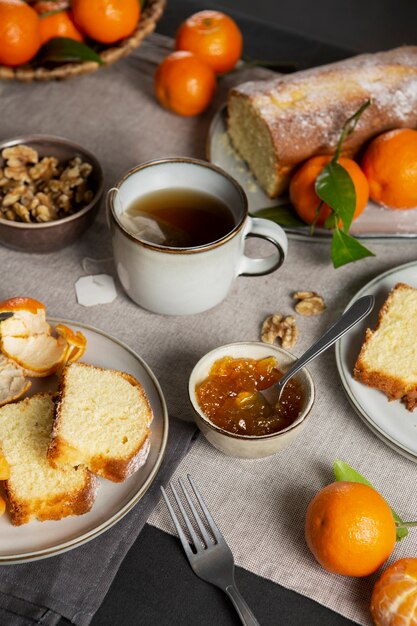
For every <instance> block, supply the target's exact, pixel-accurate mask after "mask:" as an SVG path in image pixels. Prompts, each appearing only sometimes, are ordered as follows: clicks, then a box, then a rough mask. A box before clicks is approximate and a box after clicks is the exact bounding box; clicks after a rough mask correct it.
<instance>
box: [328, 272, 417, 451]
mask: <svg viewBox="0 0 417 626" xmlns="http://www.w3.org/2000/svg"><path fill="white" fill-rule="evenodd" d="M399 282H403V283H406V284H408V285H411V286H412V287H416V288H417V262H415V261H413V262H412V263H407V264H405V265H400V266H399V267H397V268H394V269H392V270H389V271H387V272H384V274H381V275H380V276H377V277H376V278H374V280H372V281H371V282H369V283H368V284H367V285H365V287H363V288H362V289H361V290H360V291H359V292H358V293H357V294H356V295H355V297H354V298H353V300H352V301H351V302H350V303H349V304H348V306H350V305H351V304H352V303H353V302H354V301H355V300H357V299H358V298H360V297H361V296H365V295H368V294H372V295H374V296H375V307H374V310H373V311H372V313H370V315H368V317H366V318H365V319H364V320H362V322H359V324H358V325H357V326H356V328H354V329H353V330H352V331H351V332H350V333H348V334H347V335H345V336H344V337H342V339H341V340H340V341H339V342H338V343H337V344H336V361H337V367H338V370H339V374H340V378H341V380H342V384H343V387H344V389H345V391H346V394H347V397H348V399H349V401H350V402H351V404H352V405H353V407H354V408H355V410H356V411H357V413H358V414H359V416H360V417H361V418H362V419H363V420H364V422H365V424H366V425H367V426H368V427H369V428H370V429H371V430H372V431H373V432H374V433H375V434H376V435H377V436H378V437H379V438H380V439H382V440H383V441H384V442H385V443H386V444H387V445H389V446H390V447H391V448H393V449H394V450H396V451H397V452H399V453H400V454H402V455H403V456H406V457H407V458H409V459H411V460H412V461H415V462H417V411H414V412H410V411H408V410H407V409H406V407H405V405H404V404H403V403H402V402H400V401H399V400H398V401H394V402H388V400H387V397H386V396H385V394H383V393H382V392H381V391H378V390H377V389H372V388H371V387H368V386H366V385H364V384H362V383H359V382H357V381H356V380H354V379H353V376H352V371H353V367H354V364H355V362H356V359H357V357H358V354H359V351H360V348H361V345H362V343H363V340H364V336H365V329H366V328H374V327H375V325H376V321H377V317H378V313H379V310H380V308H381V306H382V304H383V303H384V301H385V299H386V297H387V295H388V292H389V291H390V290H391V289H392V288H393V287H394V286H395V285H396V284H397V283H399Z"/></svg>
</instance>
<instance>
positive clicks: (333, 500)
mask: <svg viewBox="0 0 417 626" xmlns="http://www.w3.org/2000/svg"><path fill="white" fill-rule="evenodd" d="M305 538H306V541H307V545H308V547H309V548H310V550H311V552H312V553H313V555H314V556H315V558H316V559H317V561H318V562H319V563H320V565H322V567H324V568H325V569H326V570H328V571H329V572H333V573H335V574H343V575H344V576H368V575H369V574H372V573H373V572H375V571H376V570H377V569H378V568H379V567H380V566H381V565H382V564H383V563H384V562H385V561H386V560H387V558H388V557H389V555H390V554H391V552H392V551H393V549H394V546H395V538H396V527H395V521H394V517H393V515H392V512H391V509H390V508H389V506H388V504H387V503H386V501H385V500H384V498H383V497H382V496H381V495H380V494H379V493H378V492H377V491H375V489H372V487H369V486H368V485H364V484H362V483H354V482H343V481H341V482H335V483H332V484H330V485H328V486H327V487H325V488H324V489H322V490H321V491H319V493H318V494H316V496H315V497H314V498H313V499H312V501H311V502H310V504H309V505H308V508H307V514H306V521H305Z"/></svg>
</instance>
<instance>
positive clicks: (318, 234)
mask: <svg viewBox="0 0 417 626" xmlns="http://www.w3.org/2000/svg"><path fill="white" fill-rule="evenodd" d="M226 115H227V111H226V106H223V107H222V108H221V109H220V110H219V111H218V112H217V113H216V115H215V116H214V117H213V119H212V122H211V125H210V129H209V133H208V137H207V145H206V156H207V160H208V161H210V162H211V163H214V165H218V166H219V167H221V168H222V169H224V170H225V171H226V172H227V173H228V174H230V175H231V176H233V177H234V178H235V179H236V180H237V181H238V182H239V183H240V184H241V185H242V187H243V189H244V190H245V192H246V195H247V197H248V201H249V210H250V211H251V213H256V211H257V210H258V209H263V208H269V207H273V206H278V205H279V204H287V203H288V202H289V200H288V198H287V197H280V198H275V199H273V200H271V198H268V196H267V195H266V194H265V193H264V191H263V190H262V189H261V188H260V186H259V185H258V183H257V182H256V180H255V178H254V177H253V175H252V174H251V172H250V170H249V168H248V166H247V165H246V163H245V162H244V161H243V159H241V158H240V157H239V155H238V154H236V152H235V150H234V149H233V147H232V145H231V143H230V140H229V137H228V134H227V124H226ZM283 228H284V230H285V231H286V233H287V234H288V235H291V237H292V238H296V239H307V240H309V241H317V240H319V239H322V238H325V239H329V238H330V237H331V232H330V231H329V230H327V229H325V228H316V229H315V232H314V236H313V237H311V235H310V234H309V227H308V226H284V227H283ZM350 232H351V234H352V235H355V237H358V238H359V239H377V240H394V241H395V240H398V239H414V238H417V208H416V209H411V210H410V209H408V210H405V211H399V210H390V209H384V208H382V207H380V206H378V205H376V204H374V203H373V202H369V203H368V206H367V207H366V209H365V211H364V212H363V213H362V215H360V216H359V217H358V219H356V220H355V221H354V222H353V224H352V227H351V229H350Z"/></svg>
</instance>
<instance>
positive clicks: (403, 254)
mask: <svg viewBox="0 0 417 626" xmlns="http://www.w3.org/2000/svg"><path fill="white" fill-rule="evenodd" d="M164 46H166V40H165V39H163V38H161V37H160V36H156V35H155V36H153V37H151V38H150V39H149V40H148V42H147V43H146V44H145V45H144V46H143V47H142V48H140V49H139V51H138V52H137V53H136V54H135V55H133V56H131V57H129V58H128V59H126V60H124V61H122V62H120V63H118V64H117V65H115V66H113V67H111V68H109V69H105V70H101V71H99V72H97V73H96V74H91V75H89V76H85V77H80V78H77V79H75V80H71V81H68V82H64V83H46V84H31V85H23V84H11V83H2V84H1V85H0V111H1V116H0V137H3V138H7V137H13V136H14V135H20V134H23V133H36V132H38V133H50V134H57V135H62V136H65V137H69V138H71V139H73V140H75V141H78V142H79V143H81V144H83V145H84V146H85V147H87V148H88V149H90V150H91V151H92V152H93V153H95V154H96V155H97V157H98V158H99V159H100V161H101V163H102V165H103V167H104V171H105V180H106V185H107V187H109V186H111V185H112V184H113V183H114V182H115V181H116V180H117V179H118V177H119V176H120V175H121V174H122V173H124V172H125V171H126V170H127V169H129V168H130V167H132V166H134V165H136V164H137V163H139V162H140V161H144V160H148V159H152V158H156V157H161V156H170V155H191V156H197V157H204V143H205V137H206V133H207V129H208V126H209V121H210V118H211V115H212V114H213V112H214V111H215V106H218V105H219V104H220V103H221V101H222V99H223V98H224V93H225V90H226V88H227V82H226V81H223V83H222V86H221V90H220V93H219V95H218V98H217V102H216V103H215V105H214V106H213V108H212V109H211V110H210V111H208V112H207V113H206V114H204V115H203V116H201V117H198V118H191V119H186V118H180V117H176V116H174V115H172V114H170V113H169V112H167V111H165V110H163V109H162V108H160V107H159V106H158V105H157V104H156V102H155V99H154V95H153V86H152V75H153V72H154V69H155V62H156V61H157V60H158V59H160V58H161V56H162V54H163V48H164ZM237 79H238V77H236V76H234V78H233V80H237ZM372 249H373V250H374V251H375V252H376V257H375V258H368V259H365V260H363V261H360V262H359V263H355V264H354V265H349V266H346V267H344V268H341V269H339V270H337V271H335V270H334V269H333V268H332V266H331V264H330V262H329V245H328V244H327V243H320V244H318V243H311V242H308V241H290V245H289V254H288V259H287V261H286V262H285V264H284V266H283V267H282V268H281V270H279V271H278V272H276V273H274V274H272V275H269V276H266V277H258V278H249V277H241V278H239V279H237V281H236V283H235V285H234V287H233V289H232V291H231V293H230V295H229V297H228V298H227V300H226V301H225V302H223V303H222V304H221V305H220V306H218V307H217V308H215V309H213V310H211V311H208V312H207V313H203V314H200V315H195V316H191V317H162V316H158V315H154V314H151V313H148V312H146V311H144V310H142V309H140V308H139V307H137V306H136V305H135V304H134V303H133V302H131V301H130V300H129V299H128V298H127V297H126V296H125V295H124V294H123V292H122V290H121V288H120V286H118V297H117V299H116V300H115V301H114V302H113V303H112V304H107V305H100V306H96V307H93V308H83V307H82V306H80V305H78V304H77V302H76V299H75V292H74V283H75V281H76V280H77V279H78V278H79V277H80V276H82V275H84V274H85V273H102V272H103V271H108V272H113V265H112V263H111V261H108V260H107V261H101V262H98V263H91V262H90V263H89V265H88V267H87V270H88V271H87V272H86V271H85V270H84V269H83V266H82V262H83V259H85V257H94V258H96V259H108V257H110V256H111V249H110V239H109V235H108V231H107V227H106V224H105V219H104V213H103V211H102V212H101V215H100V217H99V219H98V220H97V222H96V223H95V225H94V226H93V227H92V228H91V229H90V230H89V231H88V233H86V235H85V236H84V237H83V238H81V239H80V240H79V242H77V244H75V245H73V246H71V247H69V248H67V249H65V250H62V251H61V252H58V253H54V254H50V255H38V256H34V255H27V254H23V253H20V252H15V251H11V250H8V249H6V248H1V249H0V267H1V283H0V298H2V299H3V298H5V297H9V296H14V295H30V296H32V297H34V298H38V299H39V300H41V301H43V302H45V303H46V304H47V307H48V313H49V314H50V315H52V316H58V317H66V318H69V319H71V318H72V319H74V320H79V321H81V322H85V323H89V324H94V325H95V326H98V327H99V328H101V329H103V330H104V331H107V332H109V333H112V334H113V335H115V336H117V337H118V338H119V339H121V340H123V341H125V342H126V343H128V344H129V345H130V346H131V347H132V348H133V349H134V350H136V351H137V352H138V353H139V354H140V355H141V356H142V357H143V358H144V359H145V360H146V361H147V362H148V364H149V365H150V366H151V368H152V369H153V370H154V372H155V374H156V375H157V377H158V378H159V380H160V382H161V384H162V387H163V390H164V392H165V394H166V399H167V402H168V406H169V408H170V410H171V412H172V413H174V414H176V415H178V416H180V417H183V418H184V419H191V417H192V416H191V410H190V407H189V404H188V401H187V381H188V376H189V374H190V371H191V369H192V367H193V365H194V364H195V362H196V361H197V360H198V359H199V358H200V357H201V356H202V355H203V354H204V353H206V352H207V351H208V350H211V349H212V348H214V347H216V346H218V345H220V344H224V343H228V342H232V341H243V340H258V339H259V331H260V324H261V322H262V321H263V319H264V318H265V317H266V316H267V315H269V314H270V313H272V312H275V311H280V312H282V313H291V312H292V298H291V294H292V292H293V291H294V290H306V289H308V290H314V291H317V292H319V293H321V294H322V295H323V296H324V298H325V301H326V303H327V309H326V311H325V313H324V314H323V315H322V316H320V317H318V318H301V317H298V318H297V319H298V322H299V327H300V339H299V341H298V343H297V345H296V347H295V349H294V352H295V353H296V354H301V353H302V351H303V350H304V349H305V348H307V347H308V345H309V344H310V343H311V342H312V341H313V340H314V339H316V338H317V337H318V336H319V335H320V333H321V332H322V331H323V330H324V329H326V328H327V327H328V326H329V325H330V324H331V323H332V322H333V321H335V319H336V318H337V317H338V315H340V313H341V312H342V310H343V309H344V307H345V306H346V304H347V303H348V301H349V300H350V298H351V297H352V296H353V295H354V294H355V293H356V292H357V290H358V289H359V288H361V287H362V286H363V285H364V284H365V283H366V282H367V281H369V280H370V279H371V278H373V277H374V276H377V275H378V274H380V273H381V272H383V271H385V270H386V269H388V268H391V267H394V266H396V265H399V264H401V263H405V262H407V261H412V260H415V259H416V258H417V245H416V243H415V242H404V241H401V242H397V243H391V244H388V243H379V244H376V243H373V244H372ZM310 371H311V373H312V375H313V377H314V380H315V383H316V391H317V400H316V403H315V406H314V409H313V412H312V415H311V418H310V419H309V423H308V426H307V427H306V429H305V430H304V432H303V434H302V435H301V436H300V438H299V439H298V440H297V441H295V443H293V444H292V446H291V447H290V448H289V449H287V450H285V451H282V452H281V453H279V454H278V455H276V456H273V457H270V458H267V459H264V460H258V461H247V460H246V461H245V460H238V459H231V458H228V457H225V456H223V455H222V454H221V453H219V452H217V451H216V450H215V449H214V448H212V447H210V445H209V444H208V443H206V441H205V439H203V438H199V440H198V441H197V442H196V443H195V445H194V446H193V448H192V450H191V452H190V453H189V454H188V455H187V457H186V458H185V459H184V460H183V461H182V463H181V465H180V466H179V468H178V471H177V472H176V475H178V476H181V475H184V474H186V473H188V472H189V473H190V474H192V476H193V477H194V478H195V480H196V482H197V484H198V485H199V487H200V489H201V491H202V493H203V494H204V496H205V498H206V501H207V503H208V505H209V508H210V509H211V511H212V513H213V514H214V516H215V518H216V520H217V522H218V525H219V526H220V528H221V530H222V532H223V533H224V535H225V537H226V539H227V541H228V543H229V544H230V547H231V548H232V550H233V552H234V555H235V558H236V562H237V564H238V565H240V566H242V567H245V568H247V569H249V570H251V571H253V572H255V573H257V574H259V575H261V576H264V577H266V578H269V579H271V580H273V581H276V582H277V583H280V584H281V585H283V586H285V587H288V588H291V589H294V590H295V591H297V592H299V593H302V594H304V595H306V596H309V597H311V598H313V599H315V600H316V601H318V602H321V603H322V604H324V605H326V606H329V607H331V608H332V609H334V610H335V611H338V612H339V613H342V614H343V615H345V616H347V617H350V618H351V619H353V620H356V621H357V622H359V623H360V624H369V623H370V617H369V612H368V605H369V598H370V592H371V588H372V584H373V582H374V577H370V578H368V579H362V580H360V579H354V578H352V579H349V578H343V577H339V576H335V575H332V574H329V573H327V572H326V571H324V570H323V569H322V568H321V567H320V566H319V565H318V564H317V563H316V562H315V560H314V559H313V557H312V556H311V554H310V553H309V551H308V549H307V547H306V545H305V542H304V538H303V524H304V514H305V510H306V507H307V504H308V502H309V500H310V499H311V497H312V496H313V494H314V493H316V492H317V490H319V489H320V488H321V487H322V486H324V485H325V484H326V483H328V482H331V481H332V479H333V476H332V462H333V460H334V459H335V458H336V457H339V458H342V459H344V460H345V461H347V462H348V463H350V464H351V465H353V466H354V467H355V468H356V469H358V470H359V471H360V472H362V473H364V474H365V475H366V476H367V477H368V478H369V479H370V480H371V481H372V482H373V483H374V484H375V486H376V487H377V488H379V489H380V490H381V491H382V492H383V494H384V496H385V497H386V498H387V499H388V500H389V502H390V504H391V505H392V506H393V508H395V509H396V510H397V511H398V513H399V514H400V515H403V516H404V517H406V518H413V516H416V514H417V492H416V488H415V484H416V479H417V466H416V465H415V464H414V463H412V462H411V461H408V460H406V459H405V458H403V457H401V456H400V455H398V454H397V453H395V452H394V451H392V450H391V449H390V448H389V447H387V446H386V445H385V444H384V443H382V442H381V441H380V440H379V439H377V438H376V437H375V436H374V435H373V434H372V433H371V432H370V431H369V430H368V429H367V428H366V426H365V425H364V424H363V423H362V422H361V420H360V419H359V417H358V416H357V415H356V414H355V413H354V411H353V410H352V408H351V407H350V405H349V403H348V401H347V399H346V397H345V395H344V392H343V389H342V386H341V383H340V381H339V378H338V374H337V370H336V365H335V358H334V354H333V352H332V351H328V352H327V353H326V354H324V355H323V356H322V357H320V359H318V360H317V361H315V362H314V363H313V364H312V365H311V367H310ZM150 523H152V524H154V525H156V526H158V527H160V528H163V529H164V530H166V531H168V532H174V531H173V526H172V524H171V522H170V520H169V519H168V516H167V514H166V511H165V508H164V506H163V505H162V503H161V504H160V505H159V506H158V507H157V509H156V510H155V511H154V513H153V514H152V516H151V518H150ZM403 556H417V531H411V532H410V535H409V537H407V538H406V539H405V540H404V541H403V542H402V543H401V544H398V545H397V547H396V550H395V554H394V557H393V558H395V559H396V558H400V557H403ZM248 601H249V602H250V598H248Z"/></svg>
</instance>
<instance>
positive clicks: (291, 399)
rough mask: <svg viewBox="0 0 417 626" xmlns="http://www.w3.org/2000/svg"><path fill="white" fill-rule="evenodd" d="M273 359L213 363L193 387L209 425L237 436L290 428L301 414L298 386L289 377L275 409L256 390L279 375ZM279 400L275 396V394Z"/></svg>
mask: <svg viewBox="0 0 417 626" xmlns="http://www.w3.org/2000/svg"><path fill="white" fill-rule="evenodd" d="M282 374H283V372H281V371H280V370H279V369H278V368H277V361H276V359H275V357H272V356H271V357H266V358H264V359H259V360H256V359H244V358H239V359H234V358H232V357H230V356H226V357H224V358H222V359H219V360H218V361H216V362H215V363H214V364H213V366H212V368H211V370H210V373H209V375H208V377H207V378H206V379H204V380H203V381H202V382H201V383H199V384H198V385H197V387H196V394H197V399H198V404H199V406H200V408H201V410H202V411H203V413H204V415H206V417H208V418H209V420H210V421H211V422H213V423H214V424H216V425H217V426H219V427H220V428H223V429H224V430H227V431H229V432H231V433H237V434H239V435H258V436H259V435H268V434H270V433H276V432H278V431H280V430H282V429H283V428H286V427H287V426H290V424H292V423H293V422H294V421H295V420H296V419H297V417H298V416H299V414H300V411H301V403H302V400H303V396H302V392H301V387H300V385H299V384H298V383H297V381H296V380H294V379H293V378H291V379H290V380H289V381H288V383H287V384H286V385H285V387H284V391H283V392H282V395H281V399H280V401H279V403H277V404H276V406H275V407H273V406H271V405H269V404H268V403H267V402H266V400H265V399H264V397H263V396H262V394H260V393H257V391H258V390H259V389H266V388H267V387H270V386H271V385H273V384H274V383H276V382H277V381H278V380H279V379H280V378H281V376H282ZM277 397H278V394H277Z"/></svg>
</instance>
